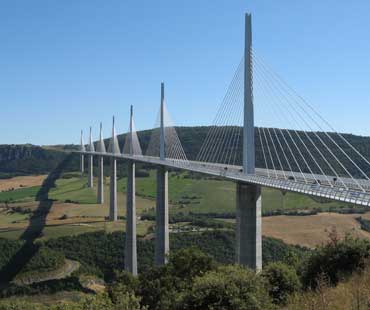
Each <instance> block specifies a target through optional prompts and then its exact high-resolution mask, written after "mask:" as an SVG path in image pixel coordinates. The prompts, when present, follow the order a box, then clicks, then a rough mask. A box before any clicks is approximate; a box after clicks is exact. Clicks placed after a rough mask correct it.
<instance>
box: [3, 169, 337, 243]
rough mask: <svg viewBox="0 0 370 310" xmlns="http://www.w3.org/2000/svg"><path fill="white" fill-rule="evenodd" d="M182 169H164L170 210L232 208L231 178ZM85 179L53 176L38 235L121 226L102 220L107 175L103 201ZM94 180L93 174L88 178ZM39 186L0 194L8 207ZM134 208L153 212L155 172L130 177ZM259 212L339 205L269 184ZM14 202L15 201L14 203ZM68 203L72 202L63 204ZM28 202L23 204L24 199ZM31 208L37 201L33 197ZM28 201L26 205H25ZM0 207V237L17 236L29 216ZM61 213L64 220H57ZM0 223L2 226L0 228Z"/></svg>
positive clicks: (142, 228) (122, 199)
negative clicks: (193, 176) (193, 175)
mask: <svg viewBox="0 0 370 310" xmlns="http://www.w3.org/2000/svg"><path fill="white" fill-rule="evenodd" d="M186 176H187V173H186V172H182V173H176V172H170V173H169V200H170V214H176V213H180V212H182V213H185V214H186V213H189V212H193V213H216V214H217V213H218V214H224V213H228V214H229V213H234V212H235V204H236V202H235V196H236V194H235V188H236V186H235V183H234V182H230V181H225V180H213V179H190V178H187V177H186ZM86 181H87V180H86V178H81V177H79V176H78V175H76V174H68V175H65V176H64V177H62V178H60V179H58V180H57V181H56V186H55V187H54V188H52V189H51V190H50V192H49V198H50V199H53V200H55V202H54V203H53V206H52V208H51V210H50V212H49V214H48V216H47V223H46V226H45V228H44V230H43V238H46V239H47V238H52V237H59V236H65V235H70V234H79V233H84V232H90V231H96V230H105V231H115V230H122V231H123V230H124V222H122V221H119V222H117V223H111V222H107V221H105V218H106V217H107V216H108V214H109V178H106V179H105V188H104V193H105V203H104V204H103V205H99V204H96V197H97V193H96V187H94V189H91V188H88V187H87V185H86V183H87V182H86ZM94 181H95V184H96V183H97V179H95V180H94ZM126 181H127V179H126V178H121V179H119V180H118V214H119V216H125V214H126V195H125V191H126ZM39 188H40V187H30V188H22V189H19V190H15V191H12V192H3V193H0V201H1V198H2V197H3V198H4V195H10V196H8V197H7V198H9V197H10V198H12V199H13V201H14V203H12V206H20V207H22V203H21V202H23V204H24V201H25V200H26V201H27V200H32V199H33V200H34V199H35V196H36V193H37V191H38V190H39ZM136 194H137V196H136V209H137V214H138V216H140V215H141V214H143V213H147V212H154V209H155V198H156V171H155V170H151V171H150V176H149V177H141V178H136ZM262 201H263V203H262V211H263V212H269V211H272V210H278V209H280V210H286V211H288V210H294V209H300V210H302V209H314V208H321V209H322V210H323V211H324V210H327V209H329V208H330V207H340V206H341V205H343V204H341V203H338V202H329V203H319V202H317V201H315V200H313V199H312V198H310V197H308V196H303V195H299V194H295V193H286V194H285V195H283V194H282V192H280V191H278V190H274V189H269V188H263V190H262ZM17 202H19V204H18V205H17ZM65 202H72V203H65ZM28 204H29V203H28ZM32 204H34V208H33V209H36V208H37V206H38V202H33V203H32ZM28 207H29V206H27V208H28ZM4 212H5V211H3V213H2V214H0V237H4V238H12V239H14V238H18V237H19V236H20V235H21V234H22V232H23V231H24V229H25V228H26V226H27V225H28V218H29V215H23V214H20V213H10V212H6V213H4ZM63 217H65V218H67V219H68V220H62V218H63ZM152 224H153V223H150V222H143V221H138V233H139V234H140V235H145V234H146V232H147V231H148V228H149V227H150V226H151V225H152ZM1 227H3V228H2V231H1Z"/></svg>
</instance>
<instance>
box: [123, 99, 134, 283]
mask: <svg viewBox="0 0 370 310" xmlns="http://www.w3.org/2000/svg"><path fill="white" fill-rule="evenodd" d="M132 125H133V107H132V106H131V113H130V133H129V135H130V137H129V140H128V141H129V142H130V145H129V147H130V149H129V153H130V155H131V156H132V155H133V153H134V152H133V132H132V130H133V128H132V127H133V126H132ZM127 168H128V169H127V199H126V202H127V204H126V239H125V270H126V271H128V272H131V273H132V274H133V275H134V276H137V246H136V199H135V162H134V161H132V160H129V161H128V164H127Z"/></svg>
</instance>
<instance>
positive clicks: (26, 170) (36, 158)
mask: <svg viewBox="0 0 370 310" xmlns="http://www.w3.org/2000/svg"><path fill="white" fill-rule="evenodd" d="M66 156H68V154H67V153H64V152H61V151H55V150H49V149H44V148H42V147H39V146H34V145H29V144H25V145H0V174H3V175H4V176H5V175H6V176H8V177H12V176H14V175H28V174H47V173H49V172H50V171H52V170H53V169H55V168H56V167H57V166H58V165H59V163H60V162H62V161H63V160H64V159H65V157H66ZM69 168H70V169H75V170H77V169H78V156H77V155H76V156H75V158H74V161H72V162H71V163H70V166H69Z"/></svg>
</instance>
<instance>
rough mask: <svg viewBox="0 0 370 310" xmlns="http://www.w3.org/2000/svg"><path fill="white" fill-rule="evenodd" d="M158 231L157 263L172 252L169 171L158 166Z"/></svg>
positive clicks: (163, 150) (163, 152) (162, 144)
mask: <svg viewBox="0 0 370 310" xmlns="http://www.w3.org/2000/svg"><path fill="white" fill-rule="evenodd" d="M164 122H165V120H164V83H161V112H160V134H159V135H160V136H159V157H160V159H161V160H165V158H166V144H165V124H164ZM155 221H156V231H155V258H154V262H155V264H156V265H159V266H160V265H164V264H166V263H167V256H168V254H169V252H170V242H169V231H168V172H167V170H166V167H164V166H158V168H157V205H156V218H155Z"/></svg>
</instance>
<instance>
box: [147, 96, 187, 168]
mask: <svg viewBox="0 0 370 310" xmlns="http://www.w3.org/2000/svg"><path fill="white" fill-rule="evenodd" d="M163 127H164V142H165V143H164V145H165V158H166V159H172V160H174V161H175V162H176V163H178V164H187V162H188V161H187V157H186V154H185V152H184V149H183V147H182V145H181V142H180V139H179V137H178V135H177V132H176V129H175V127H174V126H173V122H172V120H171V117H170V114H169V113H168V110H167V107H166V104H165V103H164V105H163ZM160 129H161V128H160V110H159V111H158V114H157V120H156V123H155V126H154V129H153V130H152V134H151V137H150V141H149V144H148V148H147V150H146V154H145V155H146V156H151V157H159V152H160Z"/></svg>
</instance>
